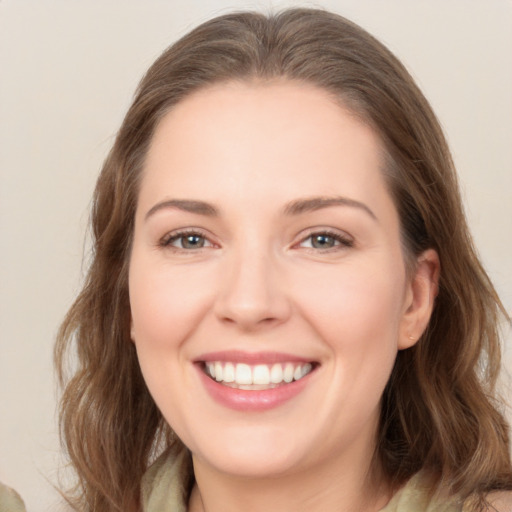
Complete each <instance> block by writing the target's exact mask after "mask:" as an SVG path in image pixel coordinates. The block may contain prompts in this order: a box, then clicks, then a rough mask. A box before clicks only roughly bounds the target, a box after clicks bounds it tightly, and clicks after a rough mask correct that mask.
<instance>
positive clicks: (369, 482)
mask: <svg viewBox="0 0 512 512" xmlns="http://www.w3.org/2000/svg"><path fill="white" fill-rule="evenodd" d="M366 460H369V459H366ZM370 460H371V459H370ZM330 462H331V463H330V464H323V465H322V467H315V468H310V469H309V470H308V471H303V472H301V471H297V472H294V473H292V474H287V475H279V476H275V477H270V478H269V477H266V478H248V477H239V476H236V475H235V476H234V475H228V474H226V473H220V472H218V471H216V470H215V469H214V468H212V467H211V466H209V465H208V464H207V463H205V462H203V461H199V460H197V459H194V473H195V477H196V484H195V486H194V488H193V490H192V494H191V498H190V502H189V512H240V510H243V511H244V512H267V511H268V510H274V511H276V512H277V511H279V512H281V511H289V510H293V511H294V512H306V511H307V512H375V511H378V510H380V509H381V508H383V507H384V506H385V505H386V503H387V502H388V501H389V499H390V489H389V487H388V486H387V485H386V484H385V479H384V478H383V477H382V475H381V472H380V471H378V470H375V469H374V468H373V469H372V468H371V466H370V463H367V464H359V465H357V464H354V463H353V459H352V461H350V460H346V459H345V460H344V461H340V460H339V459H336V460H333V461H330Z"/></svg>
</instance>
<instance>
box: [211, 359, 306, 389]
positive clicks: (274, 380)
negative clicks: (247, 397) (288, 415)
mask: <svg viewBox="0 0 512 512" xmlns="http://www.w3.org/2000/svg"><path fill="white" fill-rule="evenodd" d="M312 369H313V365H312V364H311V363H305V364H298V363H282V364H281V363H275V364H273V365H272V366H269V365H266V364H257V365H254V366H250V365H248V364H245V363H232V362H223V361H209V362H207V363H205V373H206V374H207V375H209V376H210V377H211V378H212V379H215V380H216V381H217V382H224V383H226V384H231V385H232V386H235V387H240V388H242V389H256V388H251V387H250V386H258V389H266V386H267V387H269V388H271V387H275V385H277V384H283V383H287V384H288V383H290V382H293V381H294V380H300V379H302V378H303V377H305V376H306V375H307V374H308V373H310V372H311V371H312Z"/></svg>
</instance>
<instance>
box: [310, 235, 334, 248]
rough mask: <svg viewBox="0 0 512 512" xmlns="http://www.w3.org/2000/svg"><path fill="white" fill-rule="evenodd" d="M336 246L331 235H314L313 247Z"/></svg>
mask: <svg viewBox="0 0 512 512" xmlns="http://www.w3.org/2000/svg"><path fill="white" fill-rule="evenodd" d="M333 246H334V238H333V237H332V236H329V235H315V236H314V237H313V247H315V248H316V249H325V248H326V247H333Z"/></svg>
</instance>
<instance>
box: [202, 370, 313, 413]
mask: <svg viewBox="0 0 512 512" xmlns="http://www.w3.org/2000/svg"><path fill="white" fill-rule="evenodd" d="M197 368H198V371H199V376H200V378H201V380H202V382H203V384H204V386H205V388H206V390H207V391H208V393H209V394H210V396H211V397H212V398H213V399H214V400H215V401H216V402H218V403H220V404H221V405H223V406H225V407H229V408H230V409H235V410H237V411H266V410H269V409H273V408H275V407H279V406H280V405H282V404H284V403H285V402H287V401H288V400H291V399H292V398H294V397H295V396H297V395H298V394H299V393H300V392H301V391H302V390H303V389H304V387H305V386H306V385H307V383H308V381H309V377H310V376H311V373H313V372H311V373H308V374H307V375H306V376H304V377H302V379H299V380H296V381H293V382H290V383H289V384H283V385H281V386H278V387H276V388H272V389H261V390H247V389H237V388H231V387H229V386H223V385H222V384H219V383H218V382H217V381H215V380H213V379H211V378H210V377H208V376H207V375H206V374H205V373H204V371H203V369H202V367H201V366H199V365H198V366H197Z"/></svg>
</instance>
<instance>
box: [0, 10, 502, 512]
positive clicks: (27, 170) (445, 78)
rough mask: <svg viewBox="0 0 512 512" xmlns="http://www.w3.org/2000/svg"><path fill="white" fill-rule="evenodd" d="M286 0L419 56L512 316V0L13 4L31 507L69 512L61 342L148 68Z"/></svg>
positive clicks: (5, 22)
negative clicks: (100, 176) (209, 22)
mask: <svg viewBox="0 0 512 512" xmlns="http://www.w3.org/2000/svg"><path fill="white" fill-rule="evenodd" d="M285 5H288V6H289V5H308V6H314V5H317V6H318V5H320V6H324V7H326V8H329V9H331V10H334V11H336V12H338V13H340V14H343V15H345V16H347V17H349V18H351V19H353V20H354V21H356V22H358V23H360V24H361V25H362V26H363V27H365V28H366V29H368V30H369V31H370V32H372V33H373V34H374V35H376V36H377V37H379V38H380V39H381V40H382V41H383V42H385V43H386V44H387V45H388V46H389V47H390V48H391V49H392V50H393V51H394V52H395V53H396V54H397V55H398V56H399V57H400V58H401V59H402V60H403V61H404V63H405V64H406V65H407V67H408V68H409V70H410V71H411V73H412V74H413V76H414V77H415V78H416V79H417V80H418V82H419V84H420V86H421V87H422V88H423V90H424V92H425V94H426V96H427V97H428V99H429V100H430V101H431V103H432V104H433V106H434V109H435V110H436V112H437V114H438V116H439V118H440V120H441V123H442V125H443V126H444V128H445V131H446V133H447V136H448V140H449V142H450V144H451V147H452V150H453V153H454V157H455V161H456V164H457V166H458V169H459V172H460V177H461V185H462V188H463V193H464V197H465V200H466V206H467V211H468V216H469V219H470V224H471V226H472V229H473V232H474V236H475V239H476V244H477V246H478V248H479V250H480V253H481V256H482V259H483V261H484V264H485V265H486V267H487V269H488V271H489V273H490V275H491V277H492V278H493V280H494V281H495V283H496V285H497V288H498V290H499V291H500V293H501V294H502V297H503V300H504V302H505V305H506V307H507V309H508V311H509V312H512V272H511V271H510V259H511V256H512V241H511V240H512V1H510V0H423V1H422V0H330V1H329V0H324V1H319V2H317V3H316V4H312V3H299V2H290V1H288V2H278V1H275V2H271V1H259V2H258V1H245V0H244V1H238V2H236V1H234V0H231V1H230V0H225V1H224V0H167V1H165V0H138V1H130V0H123V1H121V0H119V1H114V0H83V1H78V0H75V1H71V0H60V1H57V0H54V1H50V0H0V180H1V182H0V234H1V236H0V336H1V338H0V350H1V352H0V404H1V408H0V480H3V481H5V482H6V483H8V484H10V485H12V486H14V487H16V488H17V489H18V491H19V492H20V493H21V494H22V495H23V496H24V498H25V500H26V502H27V505H28V509H29V511H33V512H39V511H46V510H52V511H54V510H59V509H60V507H58V506H56V505H55V504H56V503H57V502H58V499H59V498H58V495H57V493H56V492H55V491H54V490H53V489H52V486H51V483H56V482H57V468H58V467H59V460H60V459H59V445H58V439H57V428H56V421H55V405H56V399H55V397H56V390H55V384H54V380H53V374H52V362H51V356H52V345H53V340H54V336H55V333H56V330H57V328H58V325H59V322H60V321H61V319H62V317H63V315H64V314H65V311H66V309H67V308H68V307H69V305H70V303H71V301H72V299H73V297H74V296H75V294H76V292H77V290H78V289H79V285H80V282H81V279H82V276H83V271H84V268H85V267H84V264H82V256H83V253H84V252H85V254H86V255H87V249H84V247H85V248H86V247H87V244H86V243H85V242H84V240H85V233H86V225H87V217H88V208H89V201H90V196H91V193H92V189H93V186H94V181H95V178H96V176H97V173H98V170H99V168H100V165H101V162H102V159H103V158H104V156H105V155H106V152H107V151H108V149H109V147H110V145H111V143H112V140H113V136H114V134H115V131H116V129H117V128H118V126H119V124H120V122H121V120H122V117H123V114H124V112H125V110H126V109H127V107H128V105H129V102H130V98H131V95H132V93H133V91H134V89H135V86H136V84H137V81H138V79H139V78H140V76H141V75H142V73H143V72H144V70H145V69H146V68H147V67H148V66H149V64H150V63H151V62H152V61H153V60H154V58H155V57H156V56H157V55H158V54H159V53H160V52H161V51H162V50H163V49H164V48H165V47H166V46H167V45H168V44H170V43H171V42H172V41H174V40H175V39H176V38H177V37H179V36H180V35H183V34H184V33H185V32H187V31H188V30H189V29H190V28H192V27H193V26H195V25H197V24H198V23H199V22H201V21H204V20H206V19H208V18H210V17H212V16H213V15H216V14H220V13H224V12H227V11H229V10H231V9H233V8H256V9H260V10H261V9H263V10H268V9H269V7H271V6H273V7H275V8H278V7H282V6H285ZM507 338H508V340H509V341H510V335H507ZM510 352H511V351H510V350H509V355H508V356H507V357H509V359H510ZM508 364H509V365H510V366H511V367H512V364H511V363H510V362H509V363H508Z"/></svg>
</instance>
